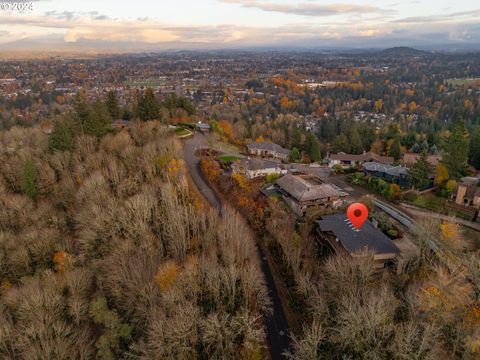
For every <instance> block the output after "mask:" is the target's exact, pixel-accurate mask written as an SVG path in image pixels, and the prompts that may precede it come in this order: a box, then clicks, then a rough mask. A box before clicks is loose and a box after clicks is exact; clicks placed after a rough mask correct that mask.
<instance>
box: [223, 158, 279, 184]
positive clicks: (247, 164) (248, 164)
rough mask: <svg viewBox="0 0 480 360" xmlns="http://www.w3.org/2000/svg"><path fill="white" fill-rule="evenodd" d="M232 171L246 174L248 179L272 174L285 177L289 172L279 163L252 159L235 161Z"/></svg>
mask: <svg viewBox="0 0 480 360" xmlns="http://www.w3.org/2000/svg"><path fill="white" fill-rule="evenodd" d="M232 170H233V172H235V173H241V174H244V175H245V176H246V177H247V178H248V179H254V178H256V177H262V176H267V175H270V174H277V175H285V174H286V173H287V171H288V170H287V169H286V168H285V167H284V166H283V165H282V163H281V162H279V161H272V160H266V159H258V158H250V157H248V158H243V159H241V160H238V161H234V162H233V164H232Z"/></svg>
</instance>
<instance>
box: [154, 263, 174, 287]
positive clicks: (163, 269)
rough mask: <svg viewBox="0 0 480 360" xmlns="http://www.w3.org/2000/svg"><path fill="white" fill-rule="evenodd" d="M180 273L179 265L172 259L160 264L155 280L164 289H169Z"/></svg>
mask: <svg viewBox="0 0 480 360" xmlns="http://www.w3.org/2000/svg"><path fill="white" fill-rule="evenodd" d="M179 274H180V268H179V266H178V265H177V264H176V263H175V262H174V261H172V260H169V261H166V262H164V263H163V264H161V265H160V267H159V268H158V271H157V274H156V275H155V282H156V283H157V284H158V286H160V289H162V290H168V289H170V288H171V287H172V285H173V284H174V283H175V281H176V280H177V278H178V276H179Z"/></svg>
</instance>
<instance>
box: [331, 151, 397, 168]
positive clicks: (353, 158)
mask: <svg viewBox="0 0 480 360" xmlns="http://www.w3.org/2000/svg"><path fill="white" fill-rule="evenodd" d="M327 161H328V166H330V167H333V166H335V165H340V166H341V167H343V168H353V167H357V166H361V165H362V164H363V163H366V162H372V161H375V162H378V163H381V164H392V163H393V158H392V157H389V156H381V155H378V154H375V153H373V152H371V151H369V152H364V153H363V154H359V155H357V154H345V153H343V152H340V153H338V154H329V155H327Z"/></svg>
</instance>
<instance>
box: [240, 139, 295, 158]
mask: <svg viewBox="0 0 480 360" xmlns="http://www.w3.org/2000/svg"><path fill="white" fill-rule="evenodd" d="M247 147H248V149H250V150H261V151H272V152H276V153H279V154H285V155H288V154H289V153H290V150H287V149H284V148H283V147H281V146H280V145H278V144H275V143H272V142H268V141H262V142H256V143H252V144H248V145H247Z"/></svg>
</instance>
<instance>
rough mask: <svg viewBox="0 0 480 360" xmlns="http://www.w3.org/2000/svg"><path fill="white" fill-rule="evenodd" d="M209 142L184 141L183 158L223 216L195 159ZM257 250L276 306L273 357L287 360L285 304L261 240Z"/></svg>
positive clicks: (270, 326)
mask: <svg viewBox="0 0 480 360" xmlns="http://www.w3.org/2000/svg"><path fill="white" fill-rule="evenodd" d="M206 140H207V137H206V136H205V135H204V134H202V133H196V134H195V135H194V136H193V137H192V138H190V139H187V140H184V141H183V145H184V146H183V157H184V160H185V163H186V166H187V168H188V171H189V172H190V175H191V177H192V179H193V181H194V182H195V185H196V186H197V188H198V190H199V191H200V192H201V193H202V194H203V195H204V196H205V198H206V199H207V200H208V202H209V203H210V204H211V205H212V206H213V207H215V208H216V209H218V210H219V212H220V214H222V206H221V202H220V200H219V198H218V197H217V196H216V194H215V192H214V191H213V189H212V188H211V187H210V185H209V184H208V182H207V181H206V179H205V177H204V176H203V174H202V172H201V170H200V160H199V159H198V158H197V157H196V156H195V150H197V149H200V148H202V147H206V145H205V143H206ZM257 248H258V252H259V257H260V260H261V270H262V272H263V274H264V276H265V281H266V284H267V287H268V290H269V293H270V299H271V301H272V307H273V313H272V315H269V316H266V318H265V326H266V328H267V340H268V345H269V349H270V356H271V358H272V359H273V360H277V359H282V358H284V357H283V355H282V354H283V353H284V352H285V351H286V350H289V349H290V337H289V332H288V322H287V318H286V317H285V313H284V311H283V308H282V302H281V300H280V296H279V294H278V291H277V287H276V285H275V281H274V280H273V275H272V271H271V269H270V265H269V264H268V261H267V257H266V255H265V252H264V250H263V248H262V246H261V244H260V241H258V246H257Z"/></svg>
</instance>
